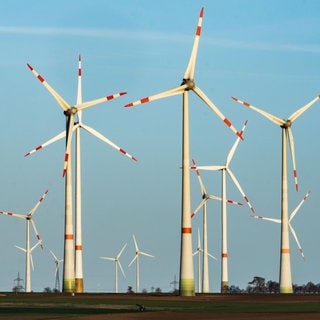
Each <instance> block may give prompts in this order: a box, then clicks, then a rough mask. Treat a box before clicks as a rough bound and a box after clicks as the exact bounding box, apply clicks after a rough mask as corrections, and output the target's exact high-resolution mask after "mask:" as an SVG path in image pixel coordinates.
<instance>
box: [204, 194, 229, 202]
mask: <svg viewBox="0 0 320 320" xmlns="http://www.w3.org/2000/svg"><path fill="white" fill-rule="evenodd" d="M208 198H209V199H211V200H216V201H222V198H220V197H217V196H214V195H212V194H208ZM227 201H228V200H226V202H227Z"/></svg>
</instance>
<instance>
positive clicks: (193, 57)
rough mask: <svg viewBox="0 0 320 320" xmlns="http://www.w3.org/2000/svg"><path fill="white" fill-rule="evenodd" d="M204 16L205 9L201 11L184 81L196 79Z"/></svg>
mask: <svg viewBox="0 0 320 320" xmlns="http://www.w3.org/2000/svg"><path fill="white" fill-rule="evenodd" d="M203 14H204V8H203V7H202V8H201V11H200V15H199V20H198V25H197V28H196V33H195V38H194V42H193V47H192V51H191V56H190V59H189V63H188V66H187V69H186V71H185V74H184V79H191V80H193V79H194V70H195V65H196V60H197V54H198V47H199V41H200V36H201V29H202V19H203Z"/></svg>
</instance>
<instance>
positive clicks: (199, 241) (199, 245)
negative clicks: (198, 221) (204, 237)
mask: <svg viewBox="0 0 320 320" xmlns="http://www.w3.org/2000/svg"><path fill="white" fill-rule="evenodd" d="M200 247H201V239H200V229H199V228H198V248H200Z"/></svg>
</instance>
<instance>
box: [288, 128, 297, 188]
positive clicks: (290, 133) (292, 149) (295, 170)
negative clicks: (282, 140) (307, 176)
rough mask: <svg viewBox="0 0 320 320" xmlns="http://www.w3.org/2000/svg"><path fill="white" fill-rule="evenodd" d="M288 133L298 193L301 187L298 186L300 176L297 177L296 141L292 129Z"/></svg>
mask: <svg viewBox="0 0 320 320" xmlns="http://www.w3.org/2000/svg"><path fill="white" fill-rule="evenodd" d="M287 133H288V138H289V146H290V151H291V159H292V167H293V178H294V183H295V185H296V191H298V189H299V185H298V176H297V167H296V157H295V153H294V139H293V134H292V130H291V127H288V128H287Z"/></svg>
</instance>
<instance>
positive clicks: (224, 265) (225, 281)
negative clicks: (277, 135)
mask: <svg viewBox="0 0 320 320" xmlns="http://www.w3.org/2000/svg"><path fill="white" fill-rule="evenodd" d="M246 125H247V121H246V122H245V124H244V126H243V127H242V130H241V135H242V133H243V132H244V130H245V128H246ZM239 142H240V138H239V137H238V138H237V139H236V141H235V142H234V144H233V146H232V147H231V149H230V151H229V153H228V156H227V159H226V162H225V164H224V165H222V166H221V165H220V166H194V167H192V169H198V170H212V171H221V176H222V181H221V193H222V202H221V227H222V232H221V233H222V253H221V292H222V293H225V292H226V290H227V288H228V286H229V276H228V245H227V206H226V204H227V184H226V174H228V175H229V176H230V178H231V180H232V181H233V183H234V184H235V186H236V187H237V188H238V190H239V192H240V194H241V195H242V197H243V199H244V200H245V202H246V203H247V205H248V206H249V208H250V210H251V211H252V212H253V213H254V208H253V207H252V205H251V203H250V201H249V199H248V197H247V196H246V195H245V193H244V191H243V189H242V187H241V185H240V183H239V181H238V180H237V178H236V177H235V175H234V174H233V172H232V171H231V169H230V167H229V164H230V162H231V160H232V158H233V155H234V153H235V151H236V148H237V146H238V144H239Z"/></svg>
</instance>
